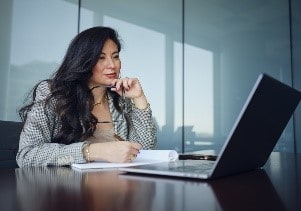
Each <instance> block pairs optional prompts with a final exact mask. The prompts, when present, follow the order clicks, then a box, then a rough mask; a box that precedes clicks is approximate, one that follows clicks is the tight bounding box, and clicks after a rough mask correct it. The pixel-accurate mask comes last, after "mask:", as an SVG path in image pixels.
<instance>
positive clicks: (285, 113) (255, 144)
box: [120, 74, 301, 179]
mask: <svg viewBox="0 0 301 211" xmlns="http://www.w3.org/2000/svg"><path fill="white" fill-rule="evenodd" d="M300 99H301V92H299V91H298V90H296V89H293V88H291V87H289V86H288V85H286V84H284V83H282V82H280V81H278V80H276V79H274V78H272V77H270V76H268V75H267V74H260V75H259V77H258V79H257V80H256V82H255V84H254V86H253V89H252V90H251V92H250V94H249V96H248V98H247V100H246V102H245V104H244V106H243V108H242V110H241V112H240V113H239V115H238V117H237V119H236V121H235V123H234V125H233V127H232V129H231V131H230V133H229V135H228V137H227V139H226V140H225V142H224V145H223V147H222V149H221V150H220V153H219V155H218V156H217V159H216V160H215V161H206V160H178V161H176V162H164V163H156V164H150V165H141V166H134V167H127V168H120V170H122V171H125V172H132V173H143V174H155V175H165V176H175V177H187V178H199V179H213V178H218V177H224V176H228V175H233V174H237V173H241V172H246V171H251V170H254V169H258V168H261V167H262V166H263V165H264V164H265V163H266V161H267V160H268V158H269V156H270V154H271V152H272V151H273V148H274V146H275V145H276V143H277V141H278V139H279V138H280V136H281V134H282V132H283V130H284V128H285V127H286V125H287V123H288V121H289V120H290V118H291V116H292V114H293V112H294V110H295V109H296V107H297V105H298V103H299V101H300Z"/></svg>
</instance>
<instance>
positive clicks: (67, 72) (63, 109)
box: [19, 26, 121, 144]
mask: <svg viewBox="0 0 301 211" xmlns="http://www.w3.org/2000/svg"><path fill="white" fill-rule="evenodd" d="M108 39H111V40H112V41H113V42H114V43H115V44H116V45H117V48H118V52H120V50H121V43H120V39H119V36H118V33H117V32H116V31H115V30H113V29H112V28H109V27H101V26H98V27H93V28H90V29H87V30H85V31H82V32H81V33H79V34H78V35H77V36H76V37H75V38H74V39H73V40H72V41H71V43H70V45H69V47H68V49H67V52H66V54H65V57H64V59H63V61H62V64H61V65H60V67H59V68H58V70H57V71H56V72H55V73H54V74H53V76H52V77H51V79H48V80H46V81H48V83H49V86H50V91H51V94H50V95H49V97H48V98H47V100H46V102H45V108H46V107H47V106H50V102H51V101H52V100H53V99H54V100H55V102H56V103H55V112H56V114H57V115H58V117H59V118H60V121H61V123H62V127H61V128H60V131H59V133H58V134H57V135H56V136H55V137H53V140H52V142H55V143H64V144H71V143H74V142H79V141H83V140H85V139H86V138H87V137H89V136H92V134H93V132H94V131H95V128H96V124H97V119H96V117H95V116H94V115H93V114H92V112H91V111H92V108H93V104H94V97H93V95H92V92H91V90H90V89H89V87H88V82H89V79H90V78H91V76H92V68H93V67H94V66H95V65H96V64H97V61H98V59H99V56H100V53H101V51H102V49H103V46H104V43H105V42H106V41H107V40H108ZM38 85H39V84H37V85H36V86H35V87H34V89H33V90H32V95H31V97H30V98H31V102H30V103H28V104H27V105H25V106H23V107H22V108H21V109H20V110H19V115H20V117H21V119H22V121H23V122H25V121H26V119H27V114H28V112H29V111H30V110H31V107H32V106H33V104H34V101H35V97H36V89H37V87H38ZM108 94H109V95H110V96H111V97H112V98H113V103H114V106H115V108H116V109H117V110H118V111H119V112H120V111H121V108H120V106H119V103H118V102H119V95H118V94H117V93H115V92H111V91H110V90H109V89H108ZM45 110H46V109H45ZM48 118H49V117H48Z"/></svg>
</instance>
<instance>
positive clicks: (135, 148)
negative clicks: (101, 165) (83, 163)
mask: <svg viewBox="0 0 301 211" xmlns="http://www.w3.org/2000/svg"><path fill="white" fill-rule="evenodd" d="M141 148H142V146H141V145H140V144H138V143H134V142H129V141H111V142H105V143H92V144H90V146H89V153H90V160H91V161H95V160H105V161H108V162H115V163H128V162H132V161H133V160H135V158H136V157H137V155H138V153H139V150H140V149H141Z"/></svg>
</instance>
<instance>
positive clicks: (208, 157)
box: [179, 154, 217, 161]
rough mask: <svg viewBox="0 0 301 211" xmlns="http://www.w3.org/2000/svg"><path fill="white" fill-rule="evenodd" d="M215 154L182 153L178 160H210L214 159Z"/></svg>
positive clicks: (215, 157)
mask: <svg viewBox="0 0 301 211" xmlns="http://www.w3.org/2000/svg"><path fill="white" fill-rule="evenodd" d="M216 159H217V156H215V155H203V154H182V155H179V160H211V161H215V160H216Z"/></svg>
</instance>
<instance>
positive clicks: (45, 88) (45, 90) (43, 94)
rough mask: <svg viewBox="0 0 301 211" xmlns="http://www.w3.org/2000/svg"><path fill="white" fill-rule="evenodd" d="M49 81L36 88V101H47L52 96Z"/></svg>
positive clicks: (40, 83) (39, 84)
mask: <svg viewBox="0 0 301 211" xmlns="http://www.w3.org/2000/svg"><path fill="white" fill-rule="evenodd" d="M50 93H51V92H50V84H49V80H44V81H41V82H39V83H38V84H37V87H36V99H45V98H47V97H48V96H49V95H50Z"/></svg>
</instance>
